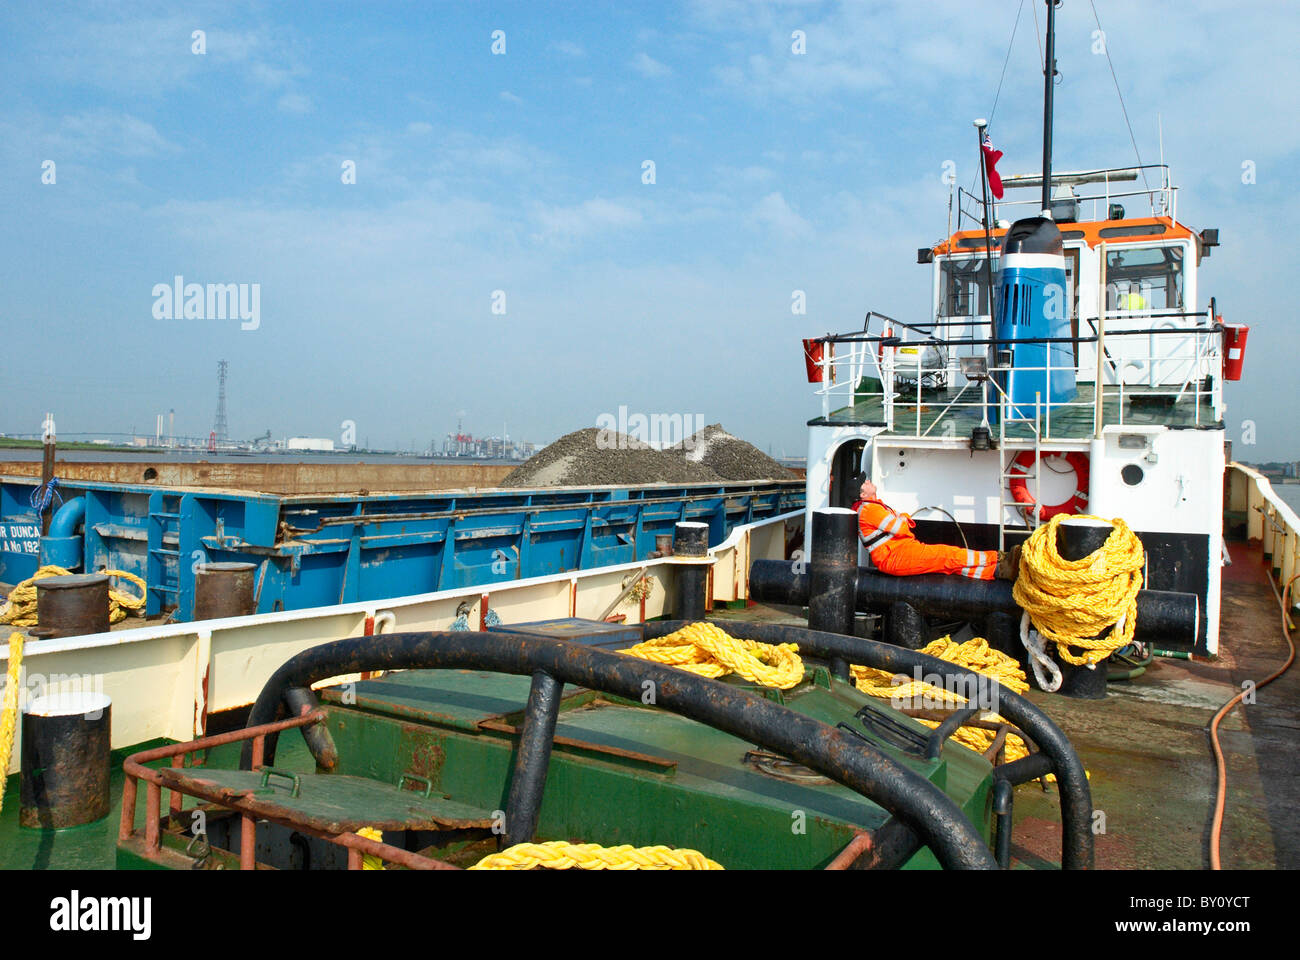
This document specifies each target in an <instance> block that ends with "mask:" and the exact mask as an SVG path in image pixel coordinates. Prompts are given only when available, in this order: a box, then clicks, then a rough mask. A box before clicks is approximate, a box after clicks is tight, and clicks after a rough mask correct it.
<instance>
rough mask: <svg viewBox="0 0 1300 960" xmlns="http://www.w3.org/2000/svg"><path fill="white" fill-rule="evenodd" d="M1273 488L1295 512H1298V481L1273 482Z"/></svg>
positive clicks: (1299, 510) (1299, 499)
mask: <svg viewBox="0 0 1300 960" xmlns="http://www.w3.org/2000/svg"><path fill="white" fill-rule="evenodd" d="M1273 489H1274V490H1275V491H1276V492H1277V495H1278V496H1279V497H1281V498H1282V499H1283V500H1285V501H1286V502H1287V503H1288V504H1289V505H1290V507H1291V509H1292V510H1294V511H1295V512H1296V513H1300V483H1274V484H1273Z"/></svg>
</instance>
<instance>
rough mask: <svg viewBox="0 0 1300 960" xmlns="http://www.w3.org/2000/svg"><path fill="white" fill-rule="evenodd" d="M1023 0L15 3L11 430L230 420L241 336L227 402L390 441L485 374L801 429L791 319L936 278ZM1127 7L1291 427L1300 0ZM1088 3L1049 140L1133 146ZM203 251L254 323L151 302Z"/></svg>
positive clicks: (1133, 110)
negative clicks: (247, 291)
mask: <svg viewBox="0 0 1300 960" xmlns="http://www.w3.org/2000/svg"><path fill="white" fill-rule="evenodd" d="M1019 8H1020V0H1006V2H998V3H992V2H982V3H979V4H972V3H969V2H946V0H941V2H936V3H927V4H904V3H844V4H839V3H823V2H786V3H767V4H758V3H743V2H730V0H695V2H681V3H672V2H656V3H645V4H629V3H618V4H612V3H585V2H584V3H572V4H543V3H520V4H507V3H427V4H379V3H352V4H308V3H302V4H299V3H295V4H283V5H280V4H243V3H213V4H202V3H199V4H188V3H166V4H156V5H155V4H118V3H103V4H99V3H90V4H67V5H58V6H51V5H43V4H26V3H16V4H8V5H6V6H5V7H4V9H3V11H0V53H2V54H3V55H2V56H0V84H3V89H4V90H5V96H4V98H3V101H2V102H0V171H2V172H3V176H0V203H2V204H3V209H4V211H5V213H6V216H5V218H4V219H5V224H6V229H5V230H4V231H3V234H2V235H0V254H2V256H0V288H2V289H3V293H4V296H3V299H0V325H2V326H0V329H2V330H3V333H4V356H5V359H6V363H5V376H4V378H3V379H2V380H0V430H3V431H8V432H17V433H30V432H35V431H36V430H38V429H39V423H40V419H41V416H42V414H43V412H44V411H45V410H47V409H52V410H54V411H55V412H56V414H57V420H58V424H59V430H60V433H61V434H63V435H68V434H72V433H76V432H80V431H105V430H127V429H130V428H132V427H134V428H136V429H138V430H140V431H142V432H145V431H151V430H152V425H153V422H154V416H155V414H157V413H159V412H166V411H167V410H168V409H170V408H175V410H176V423H177V432H178V433H182V434H188V435H195V434H198V435H206V433H207V431H208V430H209V429H211V426H212V418H213V413H214V408H215V393H216V389H215V387H216V376H215V373H216V362H217V360H218V359H220V358H225V359H227V360H229V361H230V381H229V391H230V401H229V420H230V431H231V435H232V436H233V437H242V438H251V437H253V436H255V435H258V434H261V433H262V432H263V431H264V430H266V429H268V428H270V429H271V430H272V431H273V433H274V434H275V435H276V436H285V435H303V434H305V435H313V436H332V437H334V438H335V439H336V440H337V439H338V438H339V435H340V431H341V424H342V422H343V421H345V420H352V421H355V423H356V425H357V426H356V431H357V436H358V439H359V440H368V441H369V442H370V443H371V444H372V445H375V446H379V445H383V446H401V447H406V446H408V445H409V444H410V443H411V442H412V441H414V442H415V443H416V445H417V447H423V446H425V445H427V443H428V441H429V439H430V438H432V437H434V436H438V437H441V436H442V435H443V434H445V433H446V432H447V431H448V430H450V429H452V428H453V427H454V426H455V421H456V414H457V412H458V411H461V410H464V411H465V421H466V427H467V428H468V429H470V430H471V431H473V432H475V433H476V434H489V433H499V432H500V431H501V429H502V424H503V423H505V424H508V428H509V432H510V434H511V435H512V436H514V437H519V438H524V439H532V440H535V441H541V442H545V441H549V440H551V439H554V438H555V437H556V436H558V435H560V434H562V433H566V432H568V431H570V430H574V429H578V428H580V427H585V426H591V425H594V424H595V422H596V419H597V417H598V416H599V415H600V414H602V413H606V412H610V413H612V412H616V411H617V410H618V408H619V406H620V405H627V406H628V408H629V409H630V410H632V411H641V412H644V413H647V414H648V413H656V412H666V413H671V412H680V413H685V414H690V415H691V416H692V417H694V415H696V414H699V415H701V416H703V418H704V420H705V422H715V421H721V422H722V423H723V424H724V425H726V426H727V427H728V428H729V429H730V430H731V431H732V432H733V433H736V434H738V435H740V436H743V437H745V438H746V439H749V440H751V441H752V442H754V443H756V444H758V445H759V446H761V447H764V448H767V447H769V446H771V448H772V449H773V450H774V452H776V453H781V452H785V453H787V454H790V455H801V454H802V453H803V452H804V447H805V429H804V424H805V422H806V421H807V419H808V418H809V417H810V416H813V415H815V414H816V413H817V412H818V410H819V405H818V403H817V400H816V398H815V397H814V396H813V394H812V393H811V391H810V390H809V388H808V385H807V384H806V383H805V382H804V381H803V372H802V361H801V355H800V349H799V338H800V337H803V336H811V335H817V334H821V333H825V332H827V331H829V330H841V329H848V328H852V327H854V326H855V325H858V324H860V318H861V316H862V314H863V313H864V312H865V311H866V310H867V309H868V308H874V309H877V310H880V311H882V312H885V313H889V314H891V315H893V316H897V317H900V318H903V319H906V318H908V317H913V318H917V319H920V318H922V317H924V316H925V315H926V313H927V311H928V310H929V276H928V273H927V268H925V267H921V266H917V265H916V263H915V251H916V248H917V247H919V246H924V245H926V244H928V243H932V242H935V241H937V240H939V239H941V237H942V236H943V234H944V228H945V221H946V203H947V187H946V186H944V185H943V183H942V180H941V176H942V172H943V164H944V162H945V161H947V160H952V161H953V162H955V163H956V164H957V170H958V178H959V180H960V182H962V183H963V184H966V185H970V184H971V183H972V179H973V169H974V166H973V165H974V164H975V163H976V162H977V158H976V156H975V150H974V134H973V131H972V127H971V125H970V121H971V119H973V118H974V117H977V116H989V115H990V112H991V108H992V104H993V97H994V93H995V91H996V89H997V86H998V77H999V74H1000V73H1001V70H1002V64H1003V60H1004V57H1005V56H1006V53H1007V45H1008V41H1009V39H1010V35H1011V29H1012V24H1013V22H1015V20H1016V16H1017V11H1018V9H1019ZM1039 8H1041V3H1038V2H1037V0H1026V2H1025V4H1024V7H1023V10H1022V11H1021V14H1020V21H1019V28H1018V32H1017V36H1016V40H1015V44H1014V47H1013V48H1012V52H1011V59H1010V63H1009V67H1008V69H1007V76H1006V80H1005V82H1004V85H1003V88H1002V92H1001V97H1000V100H999V103H998V106H997V112H996V114H995V115H994V116H993V118H992V119H993V136H994V140H995V142H996V144H997V146H998V147H999V149H1001V150H1003V151H1004V152H1005V154H1006V157H1005V159H1004V160H1003V162H1002V164H1001V169H1002V171H1003V172H1004V173H1016V172H1034V171H1037V169H1038V166H1039V162H1040V138H1041V129H1040V124H1041V96H1042V83H1041V73H1040V66H1039V51H1038V47H1037V43H1036V41H1035V32H1034V21H1033V18H1032V17H1031V9H1034V10H1037V12H1038V14H1039V17H1040V19H1041V17H1042V10H1041V9H1039ZM1097 11H1098V14H1099V16H1100V19H1101V23H1102V26H1103V27H1104V28H1105V29H1106V34H1107V43H1108V46H1109V48H1110V52H1111V55H1112V57H1113V58H1114V62H1115V69H1116V71H1117V73H1118V77H1119V80H1120V83H1121V86H1122V88H1123V90H1124V93H1125V98H1126V102H1127V106H1128V112H1129V117H1130V118H1131V120H1132V122H1133V126H1134V133H1135V135H1136V137H1137V141H1138V146H1139V148H1140V149H1141V150H1142V154H1143V159H1144V160H1146V161H1148V162H1154V161H1155V160H1156V159H1157V154H1158V147H1157V137H1156V116H1157V114H1160V115H1162V118H1163V125H1164V147H1165V157H1166V160H1167V161H1168V162H1170V163H1171V164H1172V166H1173V170H1174V175H1175V179H1176V181H1177V182H1178V184H1179V185H1180V186H1181V187H1182V190H1181V191H1180V194H1179V214H1180V219H1181V220H1182V221H1184V222H1185V223H1187V224H1188V225H1190V226H1192V227H1193V228H1195V229H1200V228H1202V227H1207V226H1213V227H1219V228H1220V231H1221V238H1222V241H1223V244H1224V245H1223V247H1222V248H1220V249H1219V250H1216V251H1215V252H1214V255H1213V257H1212V258H1211V259H1210V260H1207V261H1206V262H1205V264H1204V266H1203V269H1202V293H1203V296H1208V295H1210V294H1213V295H1215V296H1217V298H1218V301H1219V303H1220V305H1221V307H1222V312H1223V313H1224V315H1225V317H1226V318H1227V319H1228V320H1230V321H1236V322H1245V323H1249V324H1250V325H1251V327H1252V334H1251V340H1250V345H1249V349H1248V354H1247V361H1246V371H1247V376H1248V380H1247V382H1245V383H1243V384H1240V385H1232V386H1230V387H1229V393H1228V400H1229V405H1230V409H1229V412H1228V420H1229V423H1230V425H1231V426H1232V429H1231V430H1230V431H1229V436H1230V437H1231V438H1232V439H1234V440H1235V441H1237V444H1238V445H1237V447H1236V450H1235V453H1236V454H1237V455H1238V456H1239V457H1243V458H1246V459H1271V458H1274V457H1283V456H1292V457H1300V442H1297V441H1296V440H1295V438H1294V434H1293V428H1294V422H1295V416H1294V408H1295V400H1296V394H1297V390H1296V387H1295V374H1294V367H1295V364H1294V359H1293V358H1294V356H1295V353H1296V350H1295V345H1294V339H1293V334H1292V332H1291V331H1292V329H1293V328H1294V324H1295V321H1296V306H1295V303H1296V297H1295V296H1294V294H1293V293H1292V292H1291V291H1290V289H1289V288H1288V284H1291V283H1293V282H1294V281H1292V280H1291V275H1292V273H1293V270H1292V267H1291V262H1290V261H1291V260H1292V259H1293V258H1294V253H1293V252H1292V251H1291V249H1290V246H1291V243H1290V235H1291V234H1292V233H1293V232H1294V230H1293V228H1292V227H1291V226H1288V224H1294V223H1295V222H1296V220H1297V215H1298V214H1300V209H1297V208H1298V207H1300V201H1297V199H1296V197H1295V195H1294V194H1295V191H1294V185H1295V182H1296V174H1297V172H1298V171H1297V166H1298V164H1297V153H1298V152H1300V126H1298V125H1297V122H1296V108H1295V106H1294V90H1295V89H1296V88H1297V86H1300V76H1298V74H1300V68H1298V67H1297V65H1296V62H1295V58H1294V55H1293V51H1292V50H1290V49H1289V47H1290V45H1291V43H1292V41H1293V38H1294V37H1295V36H1296V35H1297V34H1298V33H1300V30H1298V29H1297V28H1298V27H1300V11H1298V10H1297V8H1296V7H1295V6H1294V5H1292V4H1286V3H1280V2H1279V3H1267V2H1266V3H1255V4H1250V5H1249V6H1248V7H1241V8H1236V7H1232V6H1228V5H1223V6H1222V7H1220V6H1218V5H1215V4H1210V3H1204V2H1199V0H1183V2H1177V3H1175V2H1157V0H1151V2H1141V3H1118V2H1115V0H1097ZM1095 29H1096V24H1095V23H1094V22H1093V14H1092V8H1091V6H1090V5H1089V4H1088V3H1087V0H1067V2H1066V3H1065V5H1064V6H1063V8H1062V10H1061V12H1060V14H1059V27H1058V60H1059V67H1060V70H1061V72H1062V74H1063V79H1062V83H1061V85H1060V86H1059V87H1058V88H1057V125H1056V151H1055V156H1056V164H1057V167H1058V169H1067V168H1073V169H1078V168H1083V167H1089V166H1106V165H1119V164H1126V163H1130V162H1132V160H1133V147H1132V145H1131V144H1130V142H1129V135H1128V132H1127V130H1126V128H1125V126H1124V122H1123V118H1122V116H1121V114H1120V109H1119V103H1118V100H1117V99H1116V96H1115V91H1114V87H1113V83H1112V80H1111V76H1110V72H1109V68H1108V66H1107V64H1106V59H1105V57H1100V56H1095V55H1093V53H1092V49H1091V48H1092V45H1093V31H1094V30H1095ZM195 30H203V31H205V42H206V51H207V52H206V53H205V54H203V55H196V54H195V53H193V52H192V51H191V48H192V44H193V40H192V34H193V31H195ZM496 30H501V31H504V34H505V45H506V49H505V53H504V55H494V54H493V53H492V43H493V40H492V33H493V31H496ZM795 30H802V31H804V33H805V34H806V38H807V39H806V50H807V52H806V53H805V54H803V55H796V54H794V53H793V52H792V50H791V43H792V41H791V34H792V32H793V31H795ZM646 160H652V161H653V162H654V164H655V183H654V184H652V185H648V184H644V183H643V182H642V171H643V163H644V162H645V161H646ZM45 161H53V162H54V163H55V170H56V182H55V183H53V184H43V183H42V182H41V175H42V170H43V167H42V164H43V163H45ZM346 161H351V162H353V163H354V164H355V169H356V182H355V184H344V183H342V182H341V170H342V164H343V163H344V162H346ZM1245 161H1251V162H1253V163H1254V164H1255V169H1256V182H1255V183H1254V184H1243V183H1242V182H1241V165H1242V163H1243V162H1245ZM177 274H180V275H183V276H184V277H185V278H186V280H187V282H199V283H258V284H260V290H261V316H260V326H258V328H257V329H255V330H242V329H241V328H240V323H239V322H238V321H237V320H213V319H206V320H193V319H192V320H184V319H158V318H155V317H154V316H153V315H152V307H153V303H154V298H153V295H152V290H153V287H154V285H155V284H158V283H170V282H171V280H172V278H173V276H175V275H177ZM796 289H801V290H805V291H806V292H807V298H808V313H807V315H806V316H794V315H792V314H791V311H790V300H791V291H793V290H796ZM497 290H502V291H504V292H505V297H506V312H505V314H504V315H500V314H494V313H493V312H492V310H491V306H492V297H493V291H497ZM1248 419H1249V420H1253V421H1255V423H1256V425H1257V431H1256V438H1257V441H1258V442H1257V444H1256V445H1255V446H1254V447H1249V448H1248V447H1243V446H1241V445H1240V441H1241V428H1240V424H1241V422H1242V421H1243V420H1248Z"/></svg>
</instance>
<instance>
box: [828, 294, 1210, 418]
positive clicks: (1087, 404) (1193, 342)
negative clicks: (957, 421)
mask: <svg viewBox="0 0 1300 960" xmlns="http://www.w3.org/2000/svg"><path fill="white" fill-rule="evenodd" d="M1202 319H1204V320H1205V321H1206V322H1205V323H1204V324H1198V325H1195V326H1181V325H1179V324H1182V323H1187V322H1189V321H1190V322H1193V323H1196V322H1197V321H1200V320H1202ZM1139 320H1141V321H1143V322H1144V323H1145V324H1148V325H1144V326H1142V327H1140V328H1135V327H1134V325H1133V324H1134V323H1135V322H1137V321H1139ZM1092 323H1093V324H1095V325H1096V329H1097V330H1098V331H1099V333H1100V338H1088V337H1085V338H1081V339H1080V340H1078V341H1077V347H1078V351H1079V361H1078V363H1077V364H1073V365H1070V366H1068V367H1064V368H1063V367H1060V366H1056V367H1053V366H1052V364H1051V360H1052V347H1053V346H1055V345H1053V344H1043V345H1042V346H1044V347H1046V348H1047V349H1046V350H1045V355H1046V362H1045V364H1044V365H1042V366H1029V365H1024V364H1020V365H1016V366H1011V365H1010V364H1006V363H1003V364H994V365H993V366H991V367H990V368H989V371H990V375H991V377H992V378H993V379H994V380H995V381H996V383H990V384H989V385H988V386H987V388H986V389H987V398H986V397H985V395H984V394H985V388H982V387H981V386H980V384H978V383H972V382H969V381H967V380H966V378H965V377H964V376H963V375H962V374H961V371H960V361H961V358H962V357H963V356H979V357H987V356H988V353H989V347H988V345H987V344H985V343H982V342H981V341H986V340H988V339H989V337H988V326H989V321H988V318H987V317H972V318H970V319H969V320H964V319H960V318H954V319H952V320H950V321H948V322H947V323H946V325H943V326H941V327H937V328H936V329H941V330H943V331H944V334H943V336H936V337H933V338H927V337H925V336H924V334H923V333H920V332H917V331H907V332H906V333H907V335H908V336H910V337H911V339H904V341H903V343H902V344H901V345H884V344H883V343H882V340H881V337H882V336H883V335H884V334H885V331H883V330H882V331H881V332H879V333H876V334H872V333H870V332H868V331H864V332H863V333H862V334H860V335H859V334H851V335H846V336H845V337H844V338H839V339H835V340H834V341H833V342H827V343H826V345H825V348H824V350H823V359H822V382H821V384H820V385H819V386H818V389H817V393H818V394H819V395H820V396H821V399H822V416H824V417H830V416H831V415H832V414H835V413H838V412H840V411H843V410H844V409H846V408H852V407H854V406H855V405H856V404H858V403H862V402H868V403H871V402H875V403H879V404H880V416H881V419H882V420H883V422H884V423H885V425H886V429H887V430H888V431H890V432H891V433H895V434H899V435H903V436H916V437H924V436H940V435H944V427H943V426H941V423H942V422H943V420H944V418H945V417H946V416H947V415H949V414H952V413H958V412H962V411H964V410H969V411H973V412H975V413H976V414H977V415H979V416H980V418H982V415H983V408H984V407H986V406H989V407H995V408H997V409H998V410H999V411H1000V414H1001V415H1002V416H1004V417H1005V416H1006V415H1007V414H1008V413H1009V412H1010V413H1011V414H1012V417H1011V418H1012V419H1013V420H1027V419H1033V416H1032V413H1031V412H1028V408H1031V407H1033V401H1031V400H1027V399H1026V398H1018V400H1017V402H1016V403H1015V404H1014V405H1013V404H1011V402H1010V400H1009V398H1008V397H1007V394H1006V392H1005V391H1006V390H1008V389H1009V387H1006V386H1003V387H999V386H998V385H997V384H999V383H1000V384H1004V385H1009V384H1011V383H1012V380H1013V379H1014V378H1015V377H1022V376H1026V375H1033V374H1037V375H1039V377H1041V378H1042V379H1044V380H1045V386H1048V385H1050V384H1051V382H1052V379H1053V377H1054V376H1056V377H1057V378H1058V382H1059V377H1060V375H1061V374H1062V373H1064V372H1066V371H1068V372H1069V373H1070V374H1072V377H1073V380H1074V381H1075V382H1076V383H1078V384H1085V385H1086V384H1088V383H1092V384H1094V391H1093V395H1092V397H1090V398H1087V399H1082V400H1080V399H1076V400H1072V401H1062V402H1057V403H1051V404H1049V403H1048V402H1047V399H1048V398H1047V396H1046V394H1049V393H1050V390H1047V389H1045V390H1044V391H1043V393H1044V394H1045V395H1044V396H1043V397H1042V398H1041V399H1042V410H1041V413H1042V421H1043V425H1044V427H1043V430H1044V432H1043V438H1044V439H1050V438H1051V437H1052V418H1053V417H1057V418H1058V421H1059V418H1060V416H1061V414H1062V413H1063V412H1065V411H1068V410H1070V409H1071V408H1075V409H1089V410H1090V417H1091V424H1092V432H1093V433H1094V434H1097V433H1098V432H1099V429H1100V427H1102V426H1106V425H1109V424H1117V425H1123V424H1124V422H1125V415H1126V414H1125V407H1126V401H1130V400H1132V399H1133V398H1134V397H1135V396H1139V395H1140V396H1141V397H1142V398H1143V400H1144V401H1145V400H1152V401H1156V402H1164V403H1167V404H1169V405H1170V406H1171V407H1173V408H1176V409H1179V410H1186V411H1188V412H1189V413H1190V418H1191V422H1192V423H1193V424H1194V425H1197V426H1199V425H1201V424H1202V423H1203V422H1204V421H1205V420H1206V419H1207V413H1208V415H1209V419H1211V420H1212V422H1218V421H1219V420H1221V419H1222V411H1223V377H1222V370H1223V353H1222V350H1223V335H1222V333H1221V332H1219V330H1218V329H1217V328H1216V327H1215V323H1214V318H1213V317H1212V316H1210V315H1209V313H1208V311H1207V313H1206V314H1181V313H1179V314H1173V313H1170V314H1159V313H1150V312H1148V313H1147V314H1143V315H1141V316H1140V317H1139V316H1137V315H1134V316H1129V315H1125V316H1122V317H1116V318H1111V319H1110V320H1108V321H1107V320H1100V319H1094V320H1093V321H1092ZM1155 323H1161V324H1162V325H1161V326H1159V327H1156V326H1155V325H1154V324H1155ZM963 329H967V330H970V331H971V333H972V335H971V336H967V337H965V338H963V337H962V336H961V335H956V336H954V335H953V334H952V333H949V332H948V331H952V330H963ZM859 337H860V339H855V338H859ZM926 345H929V346H937V347H940V348H942V350H943V354H944V356H943V359H942V362H941V363H938V364H932V365H928V366H927V365H924V364H923V363H921V358H922V357H923V355H924V354H923V351H924V349H925V347H926ZM1067 345H1068V344H1067ZM909 346H910V347H914V348H916V350H917V352H916V353H915V354H910V355H906V354H900V352H899V351H900V350H901V349H902V348H904V347H909ZM1099 348H1100V349H1099ZM900 357H907V360H906V361H903V360H900ZM913 357H914V358H915V361H913V360H912V358H913ZM1098 358H1099V359H1100V362H1098ZM864 377H866V378H869V379H873V380H876V381H878V382H879V385H878V386H876V385H866V386H864V385H862V380H863V378H864ZM942 386H946V387H951V388H953V390H950V391H949V394H947V395H945V397H944V398H943V399H938V400H936V399H934V397H933V394H930V395H929V396H927V390H928V389H929V388H931V387H942ZM954 390H955V391H956V393H955V395H952V393H953V391H954ZM1012 392H1014V391H1012ZM1107 401H1113V402H1112V404H1111V406H1112V408H1113V410H1114V411H1117V412H1111V411H1108V410H1107V409H1106V404H1107ZM1116 401H1117V402H1116ZM1207 405H1208V407H1209V410H1208V411H1207V410H1206V409H1205V408H1206V406H1207ZM936 408H938V410H939V415H938V416H937V417H933V418H931V417H930V416H928V414H930V413H932V412H933V411H934V410H935V409H936ZM1013 408H1014V409H1013ZM927 420H928V421H929V423H928V425H927V423H926V422H927ZM1074 420H1075V423H1076V428H1075V429H1076V432H1077V422H1078V421H1077V418H1074Z"/></svg>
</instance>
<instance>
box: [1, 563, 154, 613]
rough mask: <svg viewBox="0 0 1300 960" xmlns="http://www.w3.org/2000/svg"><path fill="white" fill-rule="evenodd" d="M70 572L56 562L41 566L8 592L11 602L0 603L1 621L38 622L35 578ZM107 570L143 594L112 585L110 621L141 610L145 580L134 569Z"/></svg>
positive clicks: (109, 608)
mask: <svg viewBox="0 0 1300 960" xmlns="http://www.w3.org/2000/svg"><path fill="white" fill-rule="evenodd" d="M70 572H71V571H68V570H65V569H63V567H56V566H54V565H53V564H50V565H49V566H46V567H41V568H40V569H39V570H37V571H36V572H35V573H34V574H32V575H31V576H30V577H28V578H27V579H26V580H24V581H23V582H22V583H20V584H18V586H16V587H14V588H13V590H11V591H10V592H9V600H8V602H7V603H6V604H5V605H4V606H3V607H0V623H8V624H12V625H13V626H15V627H34V626H36V625H37V620H36V581H37V580H43V579H44V578H46V577H65V576H67V575H68V574H69V573H70ZM104 573H106V574H108V575H109V576H110V577H121V578H122V579H123V580H129V581H131V583H133V584H135V585H136V587H138V588H139V590H140V595H139V596H136V595H135V594H132V593H128V592H127V591H125V590H116V589H113V588H112V587H111V586H110V588H109V591H108V622H109V623H118V622H119V621H121V620H125V619H126V615H127V612H128V611H135V610H139V609H140V608H141V607H143V606H144V601H145V597H146V596H147V592H146V591H147V588H146V585H145V582H144V581H143V580H141V579H140V578H139V577H137V576H136V575H135V574H134V573H128V572H127V571H125V570H105V571H104Z"/></svg>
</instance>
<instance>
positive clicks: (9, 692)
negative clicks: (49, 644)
mask: <svg viewBox="0 0 1300 960" xmlns="http://www.w3.org/2000/svg"><path fill="white" fill-rule="evenodd" d="M22 666H23V635H22V634H21V633H17V632H15V633H11V634H9V670H8V672H7V673H6V676H5V699H4V707H3V708H0V810H4V806H5V784H6V783H7V782H8V780H9V757H10V756H11V754H12V753H13V749H14V730H15V729H16V728H17V726H18V693H19V686H18V682H19V679H20V675H19V672H20V671H21V670H22Z"/></svg>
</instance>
